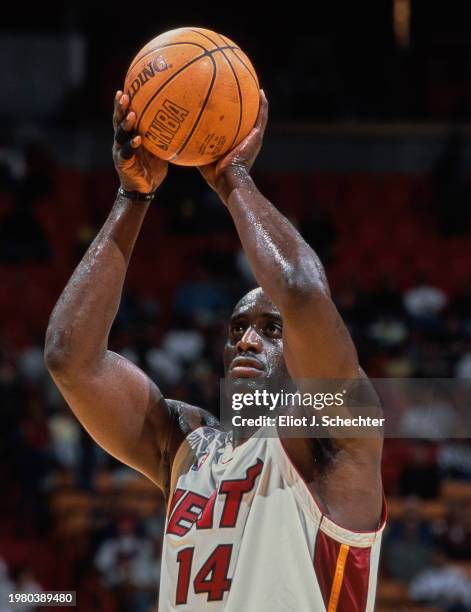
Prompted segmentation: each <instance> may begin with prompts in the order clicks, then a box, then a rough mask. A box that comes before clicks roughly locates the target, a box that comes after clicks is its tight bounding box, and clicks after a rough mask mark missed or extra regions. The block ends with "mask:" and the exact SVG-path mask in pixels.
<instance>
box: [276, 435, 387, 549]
mask: <svg viewBox="0 0 471 612" xmlns="http://www.w3.org/2000/svg"><path fill="white" fill-rule="evenodd" d="M275 440H276V441H277V443H278V446H279V452H280V456H281V458H282V461H283V462H284V463H285V466H286V469H288V470H291V472H292V473H295V474H296V475H297V478H298V480H299V482H300V487H301V489H302V490H303V495H302V497H303V500H304V501H305V500H306V497H307V496H308V498H309V499H310V500H311V502H312V504H311V506H312V507H311V511H312V510H313V511H314V514H315V515H317V517H318V518H319V519H320V526H319V529H320V530H321V531H323V532H324V533H326V534H327V535H329V536H330V537H331V538H333V539H334V540H336V541H337V542H340V543H341V544H347V545H350V546H358V547H365V548H367V547H370V546H372V545H373V544H374V543H375V541H376V540H377V539H378V538H379V537H380V536H381V534H382V532H383V530H384V527H385V525H386V521H387V501H386V496H385V493H384V487H383V488H382V497H383V504H382V510H381V518H380V521H379V525H378V527H377V528H376V529H375V530H373V531H354V530H351V529H347V528H346V527H342V526H341V525H339V524H338V523H336V522H335V521H334V520H332V519H331V518H330V517H328V516H327V515H326V514H325V512H324V511H323V509H322V504H321V503H320V501H319V500H318V499H317V497H316V495H315V493H314V492H313V491H311V489H310V488H309V487H308V484H307V482H306V481H305V480H304V478H303V476H302V475H301V473H300V472H299V470H298V468H297V467H296V465H295V464H294V462H293V460H292V459H291V457H290V455H289V453H288V451H287V450H286V448H285V446H284V444H283V441H282V439H281V438H279V437H278V436H277V437H276V438H275Z"/></svg>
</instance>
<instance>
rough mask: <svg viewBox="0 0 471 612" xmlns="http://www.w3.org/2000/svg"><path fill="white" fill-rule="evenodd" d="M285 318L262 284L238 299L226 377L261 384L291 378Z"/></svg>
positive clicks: (227, 348) (226, 351) (226, 355)
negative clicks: (285, 353) (288, 365)
mask: <svg viewBox="0 0 471 612" xmlns="http://www.w3.org/2000/svg"><path fill="white" fill-rule="evenodd" d="M282 332H283V321H282V318H281V315H280V312H279V310H278V309H277V307H276V306H275V305H274V304H273V302H272V301H271V300H270V299H269V298H268V297H267V296H266V295H265V294H264V292H263V290H262V289H261V287H257V288H256V289H253V290H252V291H249V292H248V293H246V294H245V295H244V296H243V297H242V298H241V299H240V300H239V302H237V304H236V306H235V308H234V310H233V312H232V315H231V317H230V320H229V328H228V335H227V341H226V345H225V347H224V371H225V375H226V379H231V380H232V381H234V382H236V381H238V382H239V383H244V382H245V383H246V385H247V386H248V387H250V386H256V387H260V386H263V385H264V384H266V383H267V382H268V381H275V380H281V379H283V378H288V372H287V369H286V364H285V360H284V356H283V337H282Z"/></svg>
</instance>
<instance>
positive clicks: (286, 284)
mask: <svg viewBox="0 0 471 612" xmlns="http://www.w3.org/2000/svg"><path fill="white" fill-rule="evenodd" d="M279 291H280V296H279V302H280V304H281V305H282V306H283V307H286V308H293V307H298V306H300V305H303V304H307V303H310V304H312V303H316V302H322V301H323V300H324V299H326V298H327V299H329V300H330V295H329V290H328V287H327V285H326V283H324V281H323V279H321V278H320V277H319V276H318V275H316V274H314V273H313V272H312V270H309V269H308V270H305V269H297V270H293V271H292V272H290V273H287V274H286V275H285V278H284V279H283V282H282V283H280V285H279Z"/></svg>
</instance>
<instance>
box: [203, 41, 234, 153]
mask: <svg viewBox="0 0 471 612" xmlns="http://www.w3.org/2000/svg"><path fill="white" fill-rule="evenodd" d="M192 31H193V32H195V30H192ZM199 34H200V35H201V36H204V37H205V38H207V39H208V40H209V41H210V42H212V43H213V45H216V47H217V49H218V50H220V51H221V53H222V55H223V56H224V59H225V60H226V61H227V63H228V64H229V66H230V69H231V72H232V74H233V76H234V79H235V82H236V85H237V93H238V94H239V123H238V125H237V131H236V134H235V136H234V138H233V139H232V142H231V144H230V146H229V147H228V149H227V150H228V151H230V150H231V149H232V147H233V146H234V142H235V141H236V140H237V136H238V135H239V132H240V126H241V125H242V114H243V113H242V108H243V99H242V91H241V89H240V83H239V79H238V77H237V74H236V71H235V69H234V66H233V65H232V63H231V62H230V60H229V58H228V57H227V55H226V54H225V53H224V50H223V49H224V47H219V46H218V44H217V43H215V42H214V40H212V38H210V37H209V36H207V35H206V34H203V33H202V32H199ZM218 36H219V37H220V38H221V39H222V41H223V42H224V44H225V45H229V43H228V42H227V40H224V38H222V36H221V35H220V34H218Z"/></svg>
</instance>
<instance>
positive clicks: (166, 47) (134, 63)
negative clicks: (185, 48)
mask: <svg viewBox="0 0 471 612" xmlns="http://www.w3.org/2000/svg"><path fill="white" fill-rule="evenodd" d="M177 45H193V46H194V47H199V48H200V49H203V51H207V49H205V48H204V47H203V45H199V44H198V43H194V42H185V41H182V42H174V43H168V44H166V45H157V47H152V49H149V51H146V52H145V53H143V54H142V55H141V56H140V57H137V58H136V59H135V60H134V62H133V63H132V64H131V65H130V66H129V69H128V72H127V74H126V78H127V76H128V74H129V73H130V72H131V70H132V69H133V68H134V66H135V65H136V64H137V63H138V62H140V61H141V60H143V59H144V58H145V57H147V55H150V54H151V53H154V51H157V50H158V49H168V47H176V46H177Z"/></svg>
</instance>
